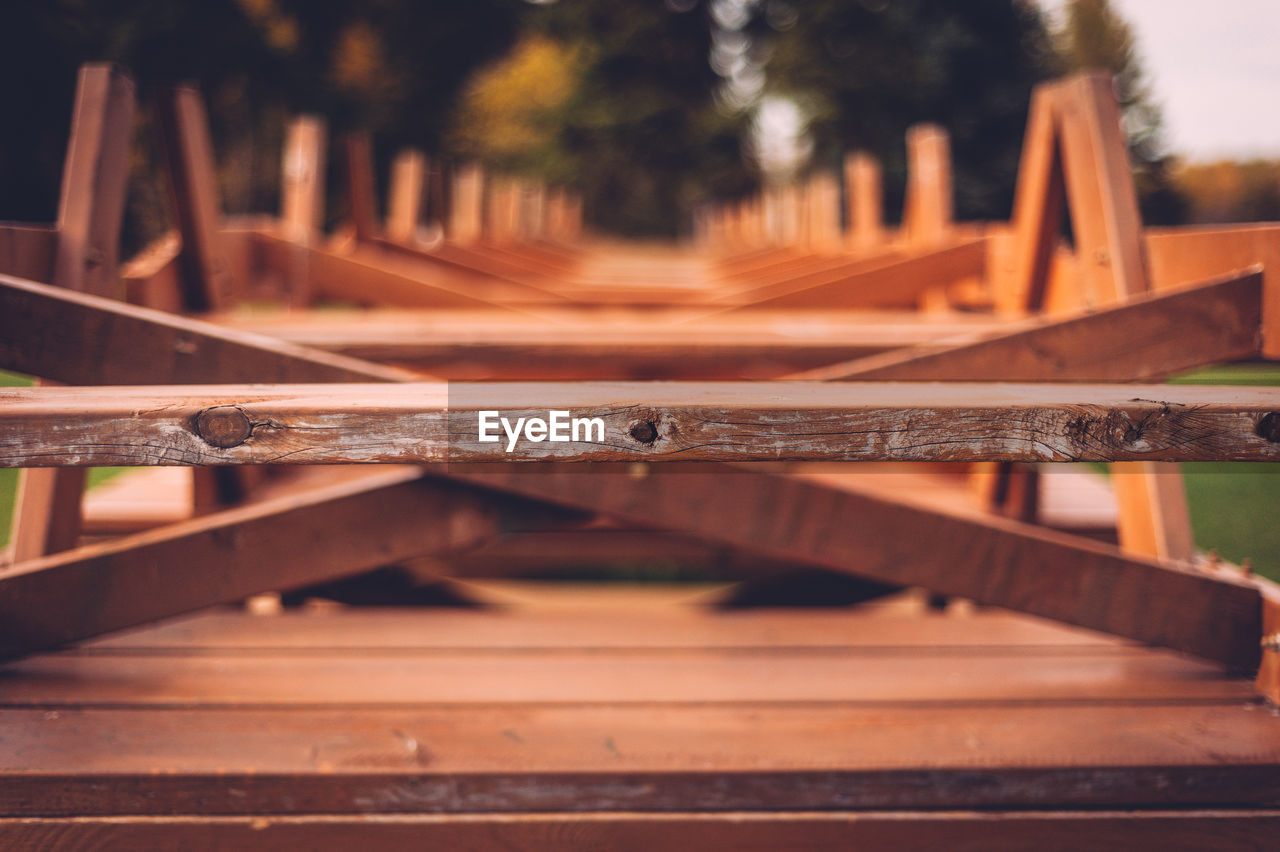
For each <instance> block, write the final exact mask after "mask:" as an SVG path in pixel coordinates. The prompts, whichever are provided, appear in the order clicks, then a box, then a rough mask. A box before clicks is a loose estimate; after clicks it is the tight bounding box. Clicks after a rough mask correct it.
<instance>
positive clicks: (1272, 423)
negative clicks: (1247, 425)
mask: <svg viewBox="0 0 1280 852" xmlns="http://www.w3.org/2000/svg"><path fill="white" fill-rule="evenodd" d="M1254 431H1255V432H1257V433H1258V437H1259V438H1262V439H1264V440H1267V441H1270V442H1271V443H1273V444H1280V411H1272V412H1270V413H1268V414H1264V415H1262V419H1261V420H1259V421H1258V426H1257V428H1256V429H1254Z"/></svg>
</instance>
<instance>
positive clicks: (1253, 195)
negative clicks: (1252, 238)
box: [1173, 160, 1280, 224]
mask: <svg viewBox="0 0 1280 852" xmlns="http://www.w3.org/2000/svg"><path fill="white" fill-rule="evenodd" d="M1173 178H1174V181H1175V182H1176V184H1177V187H1178V189H1179V190H1180V191H1181V192H1182V194H1183V195H1184V196H1185V198H1186V200H1187V205H1188V207H1189V210H1190V215H1189V220H1190V221H1191V222H1193V223H1196V224H1203V223H1210V222H1274V221H1278V220H1280V161H1277V160H1247V161H1244V162H1239V161H1235V160H1222V161H1220V162H1216V163H1199V164H1193V165H1180V166H1178V167H1177V168H1176V169H1175V171H1174V173H1173Z"/></svg>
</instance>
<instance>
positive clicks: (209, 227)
mask: <svg viewBox="0 0 1280 852" xmlns="http://www.w3.org/2000/svg"><path fill="white" fill-rule="evenodd" d="M155 105H156V126H157V129H158V131H159V133H160V141H161V148H162V150H163V151H164V157H165V164H166V171H165V173H166V175H167V177H168V185H169V193H170V197H171V200H172V204H173V214H174V218H175V219H176V220H177V223H178V230H179V232H180V233H181V235H182V254H181V262H182V294H183V304H184V306H185V307H186V309H187V310H194V311H200V310H212V309H218V308H223V307H226V306H227V305H228V304H230V302H231V301H233V300H234V299H235V298H236V297H237V296H238V289H237V288H238V287H239V286H240V282H236V281H235V280H233V276H232V272H231V264H230V261H229V259H228V257H227V255H226V248H225V247H224V246H223V245H222V236H221V230H222V202H221V200H220V198H219V193H218V182H217V172H216V170H215V167H214V160H213V143H212V141H211V139H210V136H209V123H208V119H207V117H206V115H205V111H204V103H203V102H202V101H201V99H200V93H199V92H198V91H196V89H194V88H192V87H190V86H179V87H176V88H173V89H169V90H165V91H163V92H161V93H160V95H159V97H157V98H156V101H155Z"/></svg>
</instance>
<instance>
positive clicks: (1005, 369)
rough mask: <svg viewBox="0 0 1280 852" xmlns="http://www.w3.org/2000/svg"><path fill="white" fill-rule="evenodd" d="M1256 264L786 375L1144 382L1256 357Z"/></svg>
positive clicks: (1258, 331)
mask: <svg viewBox="0 0 1280 852" xmlns="http://www.w3.org/2000/svg"><path fill="white" fill-rule="evenodd" d="M1261 322H1262V271H1261V270H1260V269H1259V268H1257V267H1254V268H1253V269H1252V270H1248V271H1246V272H1243V273H1239V274H1235V275H1229V276H1226V277H1224V278H1222V279H1220V280H1218V281H1213V282H1209V283H1206V284H1202V285H1200V286H1198V287H1195V288H1193V289H1188V290H1177V291H1172V292H1164V293H1149V294H1145V295H1141V296H1137V297H1134V298H1133V299H1131V300H1129V301H1127V302H1125V303H1123V304H1119V305H1112V306H1110V307H1106V308H1102V309H1100V310H1096V311H1084V312H1080V313H1078V314H1075V315H1072V316H1068V317H1036V318H1033V319H1029V320H1024V321H1020V322H1017V323H1015V324H1011V326H1010V330H1009V331H1007V332H1005V333H1002V334H998V335H996V336H994V337H991V338H989V339H986V340H980V341H976V342H972V343H962V344H958V345H952V346H934V347H931V348H929V347H926V348H923V349H906V350H897V351H893V352H887V353H884V354H883V355H873V356H870V357H867V358H862V359H859V360H855V361H847V362H845V363H842V364H833V365H831V366H828V367H823V368H820V369H817V370H812V371H810V372H808V373H802V374H800V375H797V376H793V378H805V379H825V380H846V381H848V380H854V381H871V380H882V381H889V380H893V381H1010V382H1045V381H1049V382H1065V381H1073V382H1080V381H1089V382H1105V381H1152V380H1157V379H1162V378H1164V377H1166V376H1169V375H1172V374H1174V373H1177V372H1180V371H1182V370H1189V369H1192V368H1195V367H1202V366H1205V365H1208V364H1216V363H1220V362H1223V361H1233V360H1239V359H1246V358H1254V357H1257V356H1258V355H1259V353H1260V346H1261Z"/></svg>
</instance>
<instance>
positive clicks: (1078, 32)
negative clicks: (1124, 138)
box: [1055, 0, 1187, 225]
mask: <svg viewBox="0 0 1280 852" xmlns="http://www.w3.org/2000/svg"><path fill="white" fill-rule="evenodd" d="M1055 40H1056V43H1057V47H1058V53H1059V56H1060V57H1061V61H1062V63H1063V66H1064V70H1066V71H1068V72H1070V71H1078V70H1084V69H1091V68H1100V69H1103V70H1106V71H1109V72H1111V73H1112V74H1113V75H1115V81H1116V98H1117V99H1118V100H1119V101H1120V109H1121V111H1122V113H1123V115H1124V123H1125V131H1126V133H1127V135H1128V137H1129V157H1130V160H1131V161H1132V163H1133V170H1134V179H1135V181H1136V183H1137V188H1138V199H1139V203H1140V204H1141V207H1142V216H1143V220H1144V221H1145V222H1146V223H1147V224H1149V225H1174V224H1179V223H1181V222H1182V221H1184V220H1185V218H1186V214H1187V208H1186V202H1185V199H1184V198H1183V197H1182V195H1181V194H1180V193H1179V191H1178V187H1177V185H1176V183H1175V182H1174V180H1173V176H1172V173H1171V169H1172V166H1173V161H1172V159H1171V158H1170V157H1169V154H1168V152H1167V151H1166V150H1165V147H1164V141H1163V139H1162V138H1161V124H1162V116H1161V113H1160V107H1159V106H1158V105H1157V104H1156V103H1155V102H1154V100H1153V99H1152V95H1151V91H1150V89H1149V87H1148V86H1147V82H1146V75H1145V72H1144V71H1143V69H1142V64H1141V62H1140V61H1139V58H1138V51H1137V44H1136V40H1135V38H1134V35H1133V29H1132V28H1131V27H1130V26H1129V24H1128V23H1127V22H1126V21H1125V20H1124V19H1123V18H1122V17H1121V16H1120V15H1119V13H1117V12H1116V11H1115V9H1114V8H1113V7H1112V6H1111V3H1110V0H1068V3H1067V5H1066V8H1065V15H1064V20H1063V25H1062V28H1061V30H1059V31H1058V32H1057V33H1056V39H1055Z"/></svg>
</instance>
